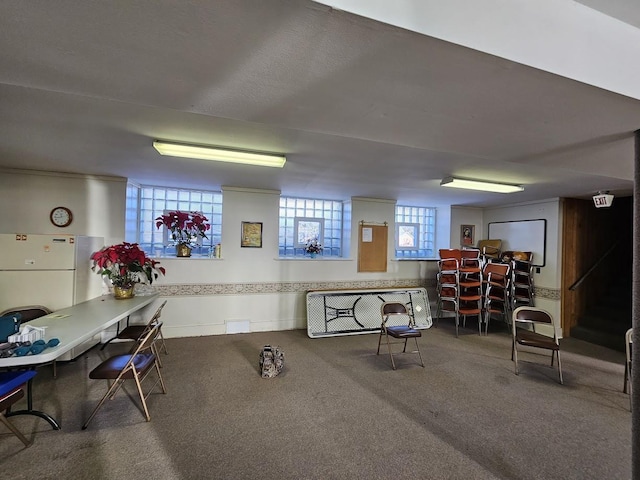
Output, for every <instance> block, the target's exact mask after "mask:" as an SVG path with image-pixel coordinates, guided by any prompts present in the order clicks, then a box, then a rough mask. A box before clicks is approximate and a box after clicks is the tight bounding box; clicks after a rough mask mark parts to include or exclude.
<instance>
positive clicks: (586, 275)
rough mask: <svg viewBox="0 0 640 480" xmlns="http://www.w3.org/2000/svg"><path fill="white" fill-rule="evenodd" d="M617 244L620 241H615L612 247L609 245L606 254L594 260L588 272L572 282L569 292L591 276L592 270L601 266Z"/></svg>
mask: <svg viewBox="0 0 640 480" xmlns="http://www.w3.org/2000/svg"><path fill="white" fill-rule="evenodd" d="M619 243H620V240H618V241H617V242H615V243H614V244H613V245H611V247H609V249H608V250H607V251H606V252H604V253H603V254H602V256H601V257H600V258H599V259H598V260H596V262H595V263H594V264H593V265H592V266H591V267H590V268H589V270H587V271H586V272H585V273H584V274H583V275H582V276H581V277H580V278H578V280H576V281H575V282H573V283H572V284H571V286H570V287H569V290H571V291H573V290H575V289H576V288H578V287H579V286H580V285H581V284H582V282H584V281H585V280H586V279H587V277H588V276H589V275H591V274H592V273H593V272H594V270H595V269H596V268H598V266H599V265H600V264H601V263H602V262H603V261H604V260H605V259H606V258H607V257H608V256H609V255H611V253H612V252H613V251H614V250H615V249H616V247H617V246H618V244H619Z"/></svg>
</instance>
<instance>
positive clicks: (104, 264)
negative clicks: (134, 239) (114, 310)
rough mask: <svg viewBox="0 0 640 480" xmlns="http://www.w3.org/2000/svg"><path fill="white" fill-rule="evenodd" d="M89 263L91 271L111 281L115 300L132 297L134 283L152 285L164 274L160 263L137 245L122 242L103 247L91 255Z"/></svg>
mask: <svg viewBox="0 0 640 480" xmlns="http://www.w3.org/2000/svg"><path fill="white" fill-rule="evenodd" d="M91 261H92V262H93V265H92V267H91V270H93V271H94V272H96V273H98V274H99V275H103V276H105V277H107V278H108V279H109V280H110V281H111V285H112V286H113V294H114V297H115V298H117V299H125V298H131V297H133V287H134V285H135V284H136V283H148V284H152V283H153V280H154V279H157V278H158V276H159V275H164V274H165V269H164V267H160V266H159V263H160V262H158V261H156V260H153V259H151V258H149V257H148V256H147V254H146V253H144V252H143V251H142V250H141V249H140V247H139V246H138V244H137V243H128V242H122V243H119V244H117V245H111V246H109V247H104V248H103V249H101V250H98V251H97V252H94V253H93V254H92V255H91Z"/></svg>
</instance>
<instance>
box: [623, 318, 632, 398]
mask: <svg viewBox="0 0 640 480" xmlns="http://www.w3.org/2000/svg"><path fill="white" fill-rule="evenodd" d="M632 346H633V328H630V329H629V330H627V333H625V335H624V351H625V353H626V357H627V358H626V360H625V364H624V387H623V388H622V391H623V392H624V393H628V394H629V410H631V347H632Z"/></svg>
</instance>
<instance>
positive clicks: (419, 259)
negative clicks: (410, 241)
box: [391, 257, 438, 262]
mask: <svg viewBox="0 0 640 480" xmlns="http://www.w3.org/2000/svg"><path fill="white" fill-rule="evenodd" d="M436 260H438V259H437V258H428V257H424V258H392V259H391V261H392V262H435V261H436Z"/></svg>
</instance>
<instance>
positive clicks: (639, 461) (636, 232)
mask: <svg viewBox="0 0 640 480" xmlns="http://www.w3.org/2000/svg"><path fill="white" fill-rule="evenodd" d="M633 180H634V181H633V277H632V278H633V280H632V291H631V295H632V307H631V316H632V323H631V325H632V327H633V348H632V359H631V362H632V367H631V387H632V388H631V405H632V413H631V478H632V479H633V480H640V319H639V315H640V130H636V132H635V155H634V178H633Z"/></svg>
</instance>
